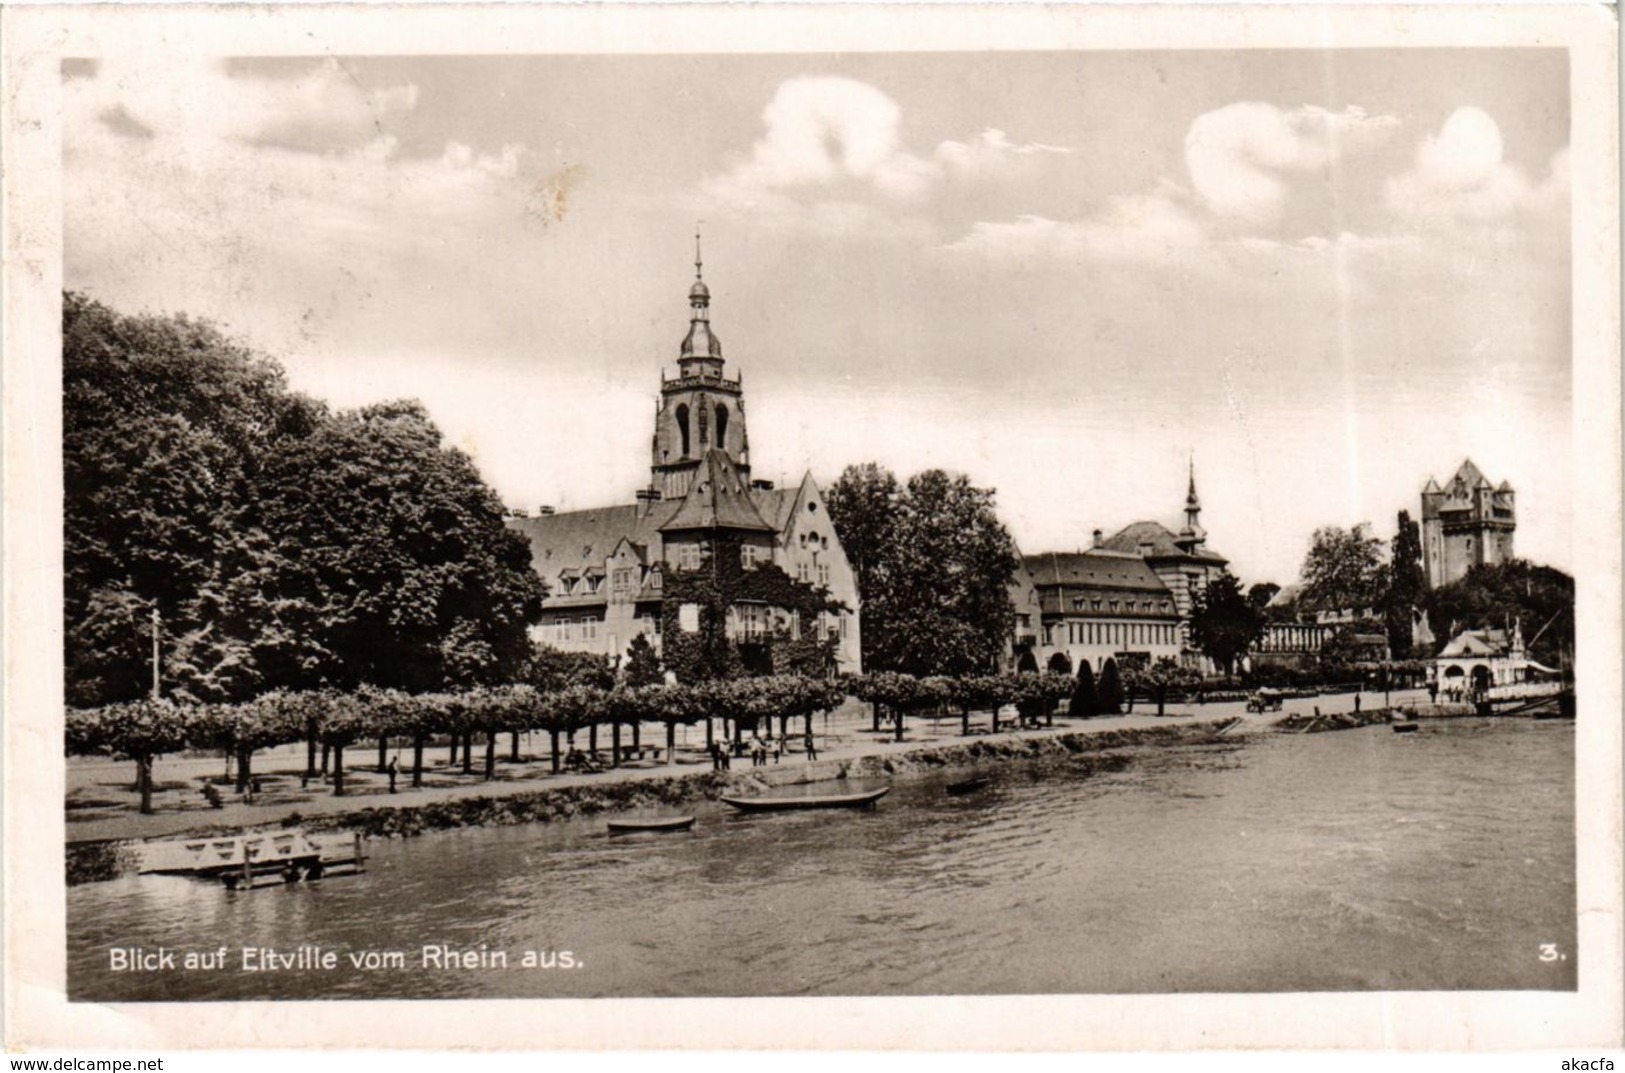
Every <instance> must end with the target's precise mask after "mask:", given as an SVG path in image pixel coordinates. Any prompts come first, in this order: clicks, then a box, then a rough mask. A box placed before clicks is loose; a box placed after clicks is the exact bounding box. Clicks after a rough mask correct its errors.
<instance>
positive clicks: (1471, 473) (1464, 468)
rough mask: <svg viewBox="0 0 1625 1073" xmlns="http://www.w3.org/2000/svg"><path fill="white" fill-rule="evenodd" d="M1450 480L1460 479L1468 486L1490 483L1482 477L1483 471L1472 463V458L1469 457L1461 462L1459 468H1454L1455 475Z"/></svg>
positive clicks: (1473, 486)
mask: <svg viewBox="0 0 1625 1073" xmlns="http://www.w3.org/2000/svg"><path fill="white" fill-rule="evenodd" d="M1452 480H1456V481H1460V482H1461V483H1462V484H1464V485H1466V486H1467V487H1468V488H1477V487H1479V486H1480V485H1488V484H1489V483H1490V482H1489V481H1487V480H1485V479H1484V474H1483V472H1482V471H1481V470H1480V469H1479V468H1478V467H1477V466H1475V465H1473V460H1472V459H1470V458H1469V459H1467V460H1466V461H1464V462H1462V464H1461V468H1460V469H1458V470H1456V475H1455V477H1453V478H1452Z"/></svg>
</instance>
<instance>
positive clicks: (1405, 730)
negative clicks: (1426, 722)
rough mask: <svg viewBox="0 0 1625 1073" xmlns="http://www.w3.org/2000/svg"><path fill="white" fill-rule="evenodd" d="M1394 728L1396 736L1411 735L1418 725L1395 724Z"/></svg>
mask: <svg viewBox="0 0 1625 1073" xmlns="http://www.w3.org/2000/svg"><path fill="white" fill-rule="evenodd" d="M1392 726H1393V728H1394V733H1395V734H1409V733H1411V732H1412V731H1414V730H1415V729H1416V724H1415V723H1412V722H1403V723H1394V724H1392Z"/></svg>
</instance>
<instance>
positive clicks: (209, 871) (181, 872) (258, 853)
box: [138, 830, 365, 890]
mask: <svg viewBox="0 0 1625 1073" xmlns="http://www.w3.org/2000/svg"><path fill="white" fill-rule="evenodd" d="M138 852H139V854H140V862H141V863H140V871H141V872H142V873H144V874H157V875H175V876H193V877H195V878H198V879H218V880H221V881H223V882H224V883H225V885H226V886H227V887H228V888H230V889H232V890H236V889H237V888H238V887H239V885H241V886H245V887H248V888H250V889H252V888H253V887H254V886H256V885H257V883H258V881H261V880H269V881H271V882H277V883H294V882H298V881H299V880H301V879H303V880H306V881H312V882H313V881H315V880H319V879H321V878H322V877H323V876H324V875H340V874H349V873H350V872H360V871H361V870H362V864H363V862H364V860H365V854H364V853H363V852H362V849H361V835H360V834H359V833H357V834H354V835H351V836H344V835H336V836H331V837H329V838H327V839H326V840H325V841H318V840H317V839H316V838H313V837H311V836H310V835H308V834H306V833H305V832H304V831H303V830H292V831H276V832H259V833H249V832H245V833H243V834H238V835H220V836H213V837H209V836H205V837H200V838H183V839H174V840H169V841H164V842H147V843H144V844H143V845H142V846H141V847H140V849H139V851H138Z"/></svg>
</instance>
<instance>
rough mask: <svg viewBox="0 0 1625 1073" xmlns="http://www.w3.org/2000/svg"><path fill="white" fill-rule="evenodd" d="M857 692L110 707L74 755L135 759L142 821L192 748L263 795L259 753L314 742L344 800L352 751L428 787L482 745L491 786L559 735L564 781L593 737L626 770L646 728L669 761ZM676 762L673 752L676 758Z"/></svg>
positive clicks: (471, 696) (807, 687)
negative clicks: (538, 735) (215, 754)
mask: <svg viewBox="0 0 1625 1073" xmlns="http://www.w3.org/2000/svg"><path fill="white" fill-rule="evenodd" d="M844 697H845V693H844V691H843V690H842V688H841V686H840V684H839V683H836V682H832V681H825V680H819V679H813V678H806V677H802V676H799V675H772V676H766V677H760V678H740V679H733V680H726V681H722V680H719V681H713V682H703V683H697V684H694V685H643V686H626V685H623V686H618V687H616V688H611V689H604V688H599V687H595V686H584V685H577V686H570V687H567V688H564V689H560V690H556V691H547V692H544V691H541V690H538V689H535V688H534V687H531V686H527V685H513V686H496V687H488V688H476V689H472V690H467V691H463V692H456V693H417V694H412V693H404V692H400V691H397V690H381V689H373V688H368V687H364V688H362V689H360V690H357V691H355V692H336V691H330V690H317V691H309V692H274V693H267V694H264V695H262V696H259V697H256V698H254V699H252V700H248V701H244V702H241V703H237V704H181V703H176V702H174V701H170V700H157V701H153V700H140V701H129V702H122V703H117V704H109V705H104V706H102V707H100V708H70V709H69V710H68V712H67V733H66V744H67V751H68V753H70V754H73V755H87V754H111V755H113V756H117V757H121V758H126V759H130V760H134V761H135V763H136V787H137V790H138V791H139V793H140V795H141V811H142V812H151V811H152V790H153V779H152V768H153V761H154V759H155V758H156V757H158V756H159V755H161V754H164V753H170V752H176V751H179V750H181V749H211V750H213V749H220V750H225V751H226V752H228V753H230V754H232V755H234V756H235V757H236V759H237V784H238V788H239V789H240V790H241V789H247V788H248V787H249V786H250V785H251V780H252V778H253V775H252V764H253V756H254V753H256V752H258V751H259V750H262V749H267V748H272V747H274V746H278V745H286V744H290V743H292V742H297V741H303V742H305V743H307V746H308V749H309V752H308V754H307V774H310V775H315V774H316V773H317V757H316V750H317V748H318V747H320V748H321V749H322V751H323V760H324V763H323V767H324V768H325V767H326V763H325V761H326V760H327V759H328V758H329V754H330V758H331V762H332V774H333V793H334V794H335V795H342V794H343V793H344V750H345V749H346V748H347V747H351V746H355V745H356V744H358V743H360V742H369V741H373V740H376V741H377V742H378V744H379V765H380V768H381V767H382V765H383V754H384V752H385V751H386V749H387V745H388V742H389V740H390V739H392V738H393V739H397V740H400V739H404V740H409V741H410V742H411V745H412V766H411V769H410V770H411V779H412V785H413V786H420V785H422V782H423V766H424V750H425V748H426V747H427V746H428V744H429V743H430V741H431V740H436V739H449V740H450V743H451V748H452V753H451V756H452V758H453V760H454V759H455V757H456V755H457V750H458V748H459V746H460V747H461V750H462V756H463V770H464V771H465V772H470V773H472V757H473V745H474V739H475V737H476V736H479V737H480V738H482V739H483V743H484V746H485V757H484V764H485V769H484V773H485V777H486V778H487V779H490V778H493V777H494V776H495V770H496V750H497V740H498V737H499V735H501V734H505V733H506V734H512V735H514V742H513V745H514V752H515V758H517V749H518V737H517V736H518V734H519V733H521V732H524V731H542V732H545V733H546V734H548V735H549V738H550V739H551V741H550V751H551V763H552V769H553V771H554V772H557V771H559V770H560V765H561V745H562V744H563V743H564V741H565V740H569V739H572V737H573V735H574V734H575V733H576V732H578V731H582V730H585V731H587V732H588V733H589V734H590V735H591V738H592V741H591V745H590V746H589V748H591V749H593V750H596V748H597V737H598V731H599V729H600V728H604V727H607V728H608V729H609V732H610V734H611V735H612V738H613V743H612V755H613V757H614V758H615V762H619V759H620V756H621V735H622V731H623V729H625V728H630V729H631V733H632V735H633V737H634V744H636V737H637V735H638V734H639V732H640V728H641V726H642V724H644V723H651V722H652V723H664V724H665V726H666V745H667V748H668V750H669V749H670V748H671V747H672V746H673V745H675V736H676V728H677V727H678V726H679V725H682V726H692V725H695V724H698V723H701V722H703V723H704V724H705V726H706V741H707V744H710V743H711V741H712V740H713V735H714V733H715V731H714V720H717V719H722V720H727V721H729V722H731V724H732V726H733V728H734V733H735V734H736V735H737V734H739V733H740V732H741V730H742V729H743V728H745V727H749V726H758V725H760V724H761V721H762V720H764V719H772V718H773V717H778V718H779V720H780V727H779V730H780V733H781V734H783V733H785V732H786V730H787V729H788V727H787V724H788V721H789V720H790V719H791V718H794V717H797V716H801V717H803V718H805V719H806V720H807V728H808V729H809V730H810V729H811V718H812V715H813V714H814V713H815V712H820V711H828V710H829V709H831V708H834V707H836V706H838V705H839V704H840V703H841V701H842V700H843V699H844ZM668 755H669V753H668Z"/></svg>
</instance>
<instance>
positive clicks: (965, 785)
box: [947, 775, 993, 797]
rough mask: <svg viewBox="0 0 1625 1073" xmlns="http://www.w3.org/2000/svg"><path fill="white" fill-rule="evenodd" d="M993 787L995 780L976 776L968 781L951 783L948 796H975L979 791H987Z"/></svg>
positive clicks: (962, 780)
mask: <svg viewBox="0 0 1625 1073" xmlns="http://www.w3.org/2000/svg"><path fill="white" fill-rule="evenodd" d="M992 785H993V780H992V779H991V778H989V777H988V776H986V775H976V776H973V777H971V778H968V779H960V780H959V781H958V782H950V783H949V784H948V787H947V789H948V796H950V797H964V796H966V795H967V794H974V793H976V792H977V791H979V790H985V789H987V788H988V787H989V786H992Z"/></svg>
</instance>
